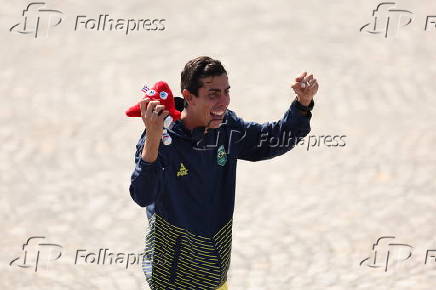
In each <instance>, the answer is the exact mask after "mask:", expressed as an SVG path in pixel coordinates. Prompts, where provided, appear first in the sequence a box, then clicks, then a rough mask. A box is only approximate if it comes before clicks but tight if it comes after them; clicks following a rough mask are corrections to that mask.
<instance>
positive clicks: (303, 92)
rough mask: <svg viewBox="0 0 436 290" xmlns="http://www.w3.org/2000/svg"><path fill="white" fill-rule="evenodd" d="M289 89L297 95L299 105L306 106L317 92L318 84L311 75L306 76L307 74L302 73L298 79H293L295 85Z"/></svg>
mask: <svg viewBox="0 0 436 290" xmlns="http://www.w3.org/2000/svg"><path fill="white" fill-rule="evenodd" d="M291 88H292V89H293V90H294V92H295V93H296V94H297V100H298V101H299V102H300V104H302V105H303V106H308V105H309V104H310V103H311V102H312V99H313V97H314V96H315V94H316V93H317V92H318V82H317V80H316V79H315V78H314V77H313V74H311V75H309V76H307V72H304V73H302V74H301V75H300V76H299V77H297V78H295V83H294V84H293V85H292V86H291Z"/></svg>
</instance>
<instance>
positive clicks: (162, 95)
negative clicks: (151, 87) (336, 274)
mask: <svg viewBox="0 0 436 290" xmlns="http://www.w3.org/2000/svg"><path fill="white" fill-rule="evenodd" d="M159 97H160V98H161V99H162V100H165V99H166V98H167V97H168V93H167V92H160V94H159Z"/></svg>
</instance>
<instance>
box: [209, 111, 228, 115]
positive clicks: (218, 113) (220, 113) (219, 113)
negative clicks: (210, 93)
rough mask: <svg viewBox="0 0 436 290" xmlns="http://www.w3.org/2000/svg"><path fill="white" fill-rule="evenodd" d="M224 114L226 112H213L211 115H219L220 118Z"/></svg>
mask: <svg viewBox="0 0 436 290" xmlns="http://www.w3.org/2000/svg"><path fill="white" fill-rule="evenodd" d="M224 112H225V111H213V112H211V113H212V114H214V115H218V116H220V115H222V114H224Z"/></svg>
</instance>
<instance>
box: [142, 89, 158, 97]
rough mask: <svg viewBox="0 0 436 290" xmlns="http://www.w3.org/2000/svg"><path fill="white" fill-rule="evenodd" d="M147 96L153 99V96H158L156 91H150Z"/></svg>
mask: <svg viewBox="0 0 436 290" xmlns="http://www.w3.org/2000/svg"><path fill="white" fill-rule="evenodd" d="M145 94H146V95H147V96H149V97H151V96H153V95H154V94H156V91H155V90H148V91H147V92H146V93H145Z"/></svg>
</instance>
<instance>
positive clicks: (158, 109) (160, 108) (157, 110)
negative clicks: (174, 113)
mask: <svg viewBox="0 0 436 290" xmlns="http://www.w3.org/2000/svg"><path fill="white" fill-rule="evenodd" d="M164 109H165V106H164V105H157V106H156V107H154V110H153V115H157V116H160V115H161V111H163V110H164Z"/></svg>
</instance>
